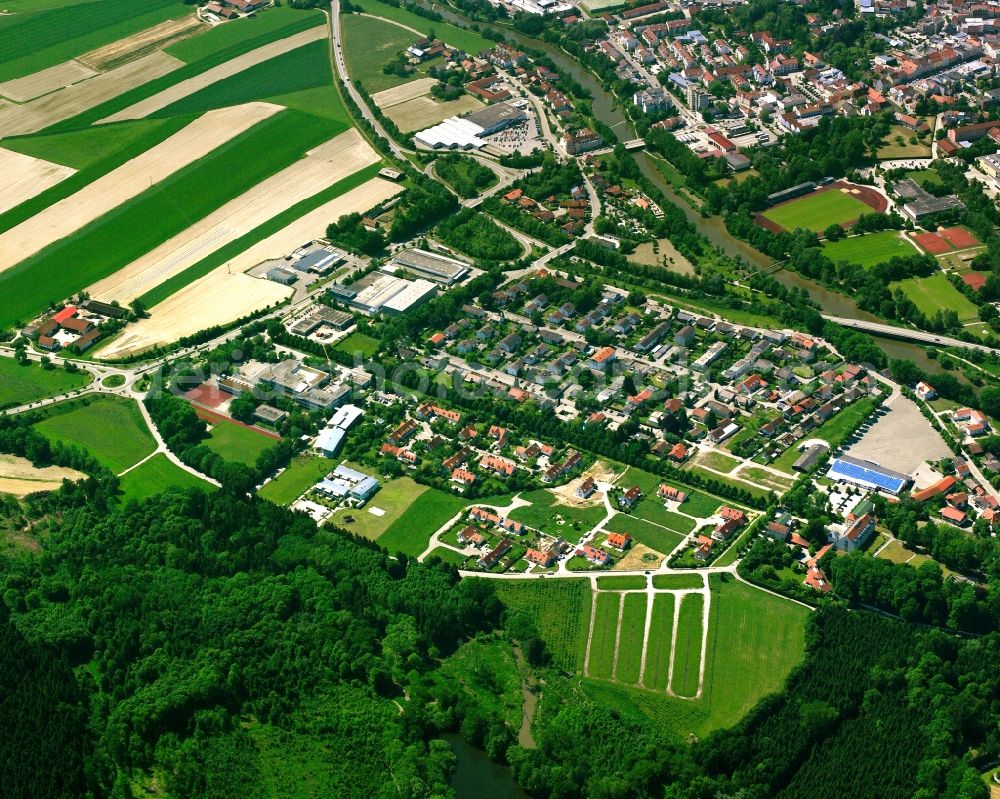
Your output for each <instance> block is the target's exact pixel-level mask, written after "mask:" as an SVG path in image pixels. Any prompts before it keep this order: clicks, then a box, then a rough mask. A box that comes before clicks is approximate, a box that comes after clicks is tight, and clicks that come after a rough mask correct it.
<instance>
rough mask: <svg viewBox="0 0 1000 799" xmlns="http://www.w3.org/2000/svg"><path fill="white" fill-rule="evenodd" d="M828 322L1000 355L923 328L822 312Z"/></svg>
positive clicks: (884, 334) (870, 331) (983, 345)
mask: <svg viewBox="0 0 1000 799" xmlns="http://www.w3.org/2000/svg"><path fill="white" fill-rule="evenodd" d="M822 317H823V318H824V319H826V320H827V321H828V322H836V323H837V324H838V325H842V326H844V327H849V328H851V329H853V330H864V331H865V332H867V333H875V334H876V335H879V336H885V337H886V338H898V339H904V340H906V341H916V342H919V343H921V344H940V345H942V346H944V347H963V348H965V349H969V350H979V351H981V352H988V353H992V354H994V355H1000V350H998V349H995V348H994V347H987V346H986V345H985V344H972V343H970V342H968V341H962V340H961V339H957V338H951V337H949V336H942V335H938V334H937V333H927V332H925V331H923V330H914V329H912V328H908V327H896V326H895V325H887V324H885V323H884V322H869V321H867V320H865V319H846V318H844V317H842V316H831V315H829V314H822Z"/></svg>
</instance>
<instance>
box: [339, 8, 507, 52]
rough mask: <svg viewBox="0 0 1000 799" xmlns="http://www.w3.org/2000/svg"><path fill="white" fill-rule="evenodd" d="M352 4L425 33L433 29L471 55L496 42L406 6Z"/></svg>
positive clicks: (438, 34) (442, 37) (369, 12)
mask: <svg viewBox="0 0 1000 799" xmlns="http://www.w3.org/2000/svg"><path fill="white" fill-rule="evenodd" d="M352 5H354V6H355V7H357V8H361V9H363V10H364V12H365V13H367V14H372V15H374V16H376V17H384V18H385V19H391V20H393V21H395V22H400V23H402V24H403V25H406V26H408V27H410V28H414V29H416V30H418V31H420V32H421V33H424V34H426V33H428V32H430V31H433V32H434V34H435V35H436V36H437V38H439V39H441V40H443V41H444V42H445V44H450V45H452V46H453V47H458V48H460V49H462V50H465V51H466V52H467V53H470V54H471V55H478V54H479V53H480V52H481V51H483V50H489V49H490V48H492V47H493V46H494V44H495V43H494V42H491V41H490V40H489V39H487V38H485V37H483V36H480V35H479V34H478V33H476V32H475V31H471V30H466V29H464V28H458V27H456V26H454V25H452V24H450V23H448V22H440V21H436V20H432V19H425V18H424V17H418V16H417V15H416V14H414V13H413V12H412V11H407V10H406V9H405V8H397V7H394V6H390V5H386V4H385V3H379V2H378V0H358V1H357V2H352Z"/></svg>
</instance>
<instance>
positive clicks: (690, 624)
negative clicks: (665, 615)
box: [670, 594, 705, 696]
mask: <svg viewBox="0 0 1000 799" xmlns="http://www.w3.org/2000/svg"><path fill="white" fill-rule="evenodd" d="M704 607H705V597H704V596H703V595H702V594H684V595H683V597H682V599H681V610H680V614H679V615H678V617H677V649H676V651H675V652H674V674H673V682H672V684H671V686H670V687H671V689H672V690H673V692H674V693H675V694H678V695H679V696H694V695H695V694H696V693H697V692H698V672H699V669H700V668H701V639H702V624H701V622H702V611H703V609H704Z"/></svg>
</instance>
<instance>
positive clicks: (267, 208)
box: [88, 128, 379, 304]
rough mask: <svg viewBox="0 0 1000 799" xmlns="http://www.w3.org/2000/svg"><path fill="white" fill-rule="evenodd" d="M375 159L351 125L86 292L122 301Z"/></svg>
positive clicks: (146, 290)
mask: <svg viewBox="0 0 1000 799" xmlns="http://www.w3.org/2000/svg"><path fill="white" fill-rule="evenodd" d="M378 160H379V157H378V154H377V153H376V152H375V151H374V150H373V149H372V148H371V146H370V145H369V144H368V142H366V141H365V140H364V139H363V138H362V137H361V134H360V133H358V131H357V130H356V129H354V128H351V129H350V130H348V131H345V132H344V133H341V134H340V135H339V136H335V137H334V138H333V139H330V140H329V141H328V142H325V143H324V144H321V145H320V146H319V147H317V148H315V149H314V150H310V151H309V152H308V153H306V156H305V158H302V159H300V160H299V161H296V162H295V163H294V164H292V165H291V166H289V167H287V168H286V169H283V170H281V171H280V172H278V173H277V174H274V175H272V176H271V177H269V178H267V179H266V180H263V181H261V182H260V183H258V184H257V185H256V186H254V187H253V188H252V189H250V190H249V191H247V192H244V193H243V194H242V195H241V196H239V197H237V198H236V199H234V200H231V201H230V202H228V203H226V204H225V205H223V206H222V207H221V208H218V209H216V210H215V211H214V212H212V213H211V214H209V215H208V216H206V217H204V218H203V219H201V220H200V221H198V222H196V223H195V224H193V225H191V227H189V228H188V229H187V230H185V231H184V232H182V233H180V234H178V235H176V236H174V237H173V238H171V239H170V240H169V241H166V242H164V243H163V244H161V245H160V246H159V247H156V248H155V249H153V250H152V251H151V252H149V253H146V255H144V256H143V257H141V258H139V259H138V260H136V261H133V262H132V263H131V264H129V265H128V266H126V267H124V268H123V269H119V270H118V271H117V272H115V273H114V274H113V275H111V276H109V277H107V278H105V279H103V280H99V281H98V282H97V283H95V284H93V285H92V286H91V287H90V288H89V289H88V291H89V292H90V294H91V296H92V297H94V298H96V299H100V300H103V301H105V302H113V301H115V300H117V301H118V302H120V303H123V304H127V303H129V302H131V301H132V300H133V299H135V298H136V297H139V296H141V295H143V294H145V293H146V292H148V291H150V290H152V289H153V288H155V287H156V286H158V285H160V284H161V283H163V282H164V281H166V280H168V279H169V278H171V277H173V276H175V275H178V274H180V273H181V272H183V271H184V270H185V269H187V268H189V267H190V266H193V265H194V264H196V263H197V262H198V261H200V260H201V259H203V258H205V257H207V256H208V255H211V254H212V253H213V252H215V251H217V250H219V249H220V248H222V247H224V246H225V245H227V244H229V243H230V242H232V241H235V240H236V239H238V238H240V237H241V236H244V235H246V234H247V233H249V232H250V231H251V230H253V229H254V228H256V227H257V226H258V225H261V224H263V223H264V222H266V221H267V220H268V219H270V218H271V217H273V216H276V215H278V214H280V213H282V212H283V211H286V210H288V209H289V208H291V207H292V206H293V205H295V204H296V203H300V202H302V201H303V200H307V199H308V198H310V197H312V196H313V195H314V194H317V193H319V192H321V191H323V190H324V189H326V188H328V187H329V186H332V185H333V184H334V183H336V182H337V181H339V180H343V179H344V178H346V177H348V176H349V175H352V174H353V173H355V172H357V171H358V170H359V169H363V168H364V167H366V166H368V165H369V164H374V163H376V162H377V161H378Z"/></svg>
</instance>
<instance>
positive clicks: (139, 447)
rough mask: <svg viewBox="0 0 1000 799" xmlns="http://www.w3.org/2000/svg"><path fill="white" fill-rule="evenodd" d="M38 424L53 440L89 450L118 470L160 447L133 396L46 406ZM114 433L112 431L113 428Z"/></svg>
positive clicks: (82, 400) (100, 460) (38, 427)
mask: <svg viewBox="0 0 1000 799" xmlns="http://www.w3.org/2000/svg"><path fill="white" fill-rule="evenodd" d="M35 428H36V429H37V430H38V431H39V432H41V433H42V434H43V435H45V437H46V438H48V439H49V440H51V441H57V442H60V443H63V444H72V445H75V446H78V447H82V448H83V449H86V450H87V451H89V452H90V453H91V454H92V455H93V456H94V457H95V458H97V460H98V461H99V462H100V463H101V465H103V466H105V467H107V468H108V469H110V470H111V471H113V472H114V473H115V474H118V473H119V472H123V471H125V469H127V468H129V467H130V466H133V465H135V464H136V463H138V462H139V461H140V460H142V459H143V458H145V457H146V456H147V455H149V454H150V453H151V452H153V451H154V450H155V449H156V442H155V441H154V440H153V436H152V434H151V433H150V432H149V428H147V427H146V422H145V421H144V420H143V418H142V414H141V413H139V408H138V406H137V405H136V404H135V402H134V401H132V400H127V399H122V398H121V397H114V396H108V395H98V396H95V397H85V398H83V399H79V400H72V401H69V402H61V403H59V404H58V405H53V406H50V407H48V408H46V409H45V418H44V419H42V420H41V421H39V422H37V423H36V424H35ZM112 430H113V431H114V435H109V431H112Z"/></svg>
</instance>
